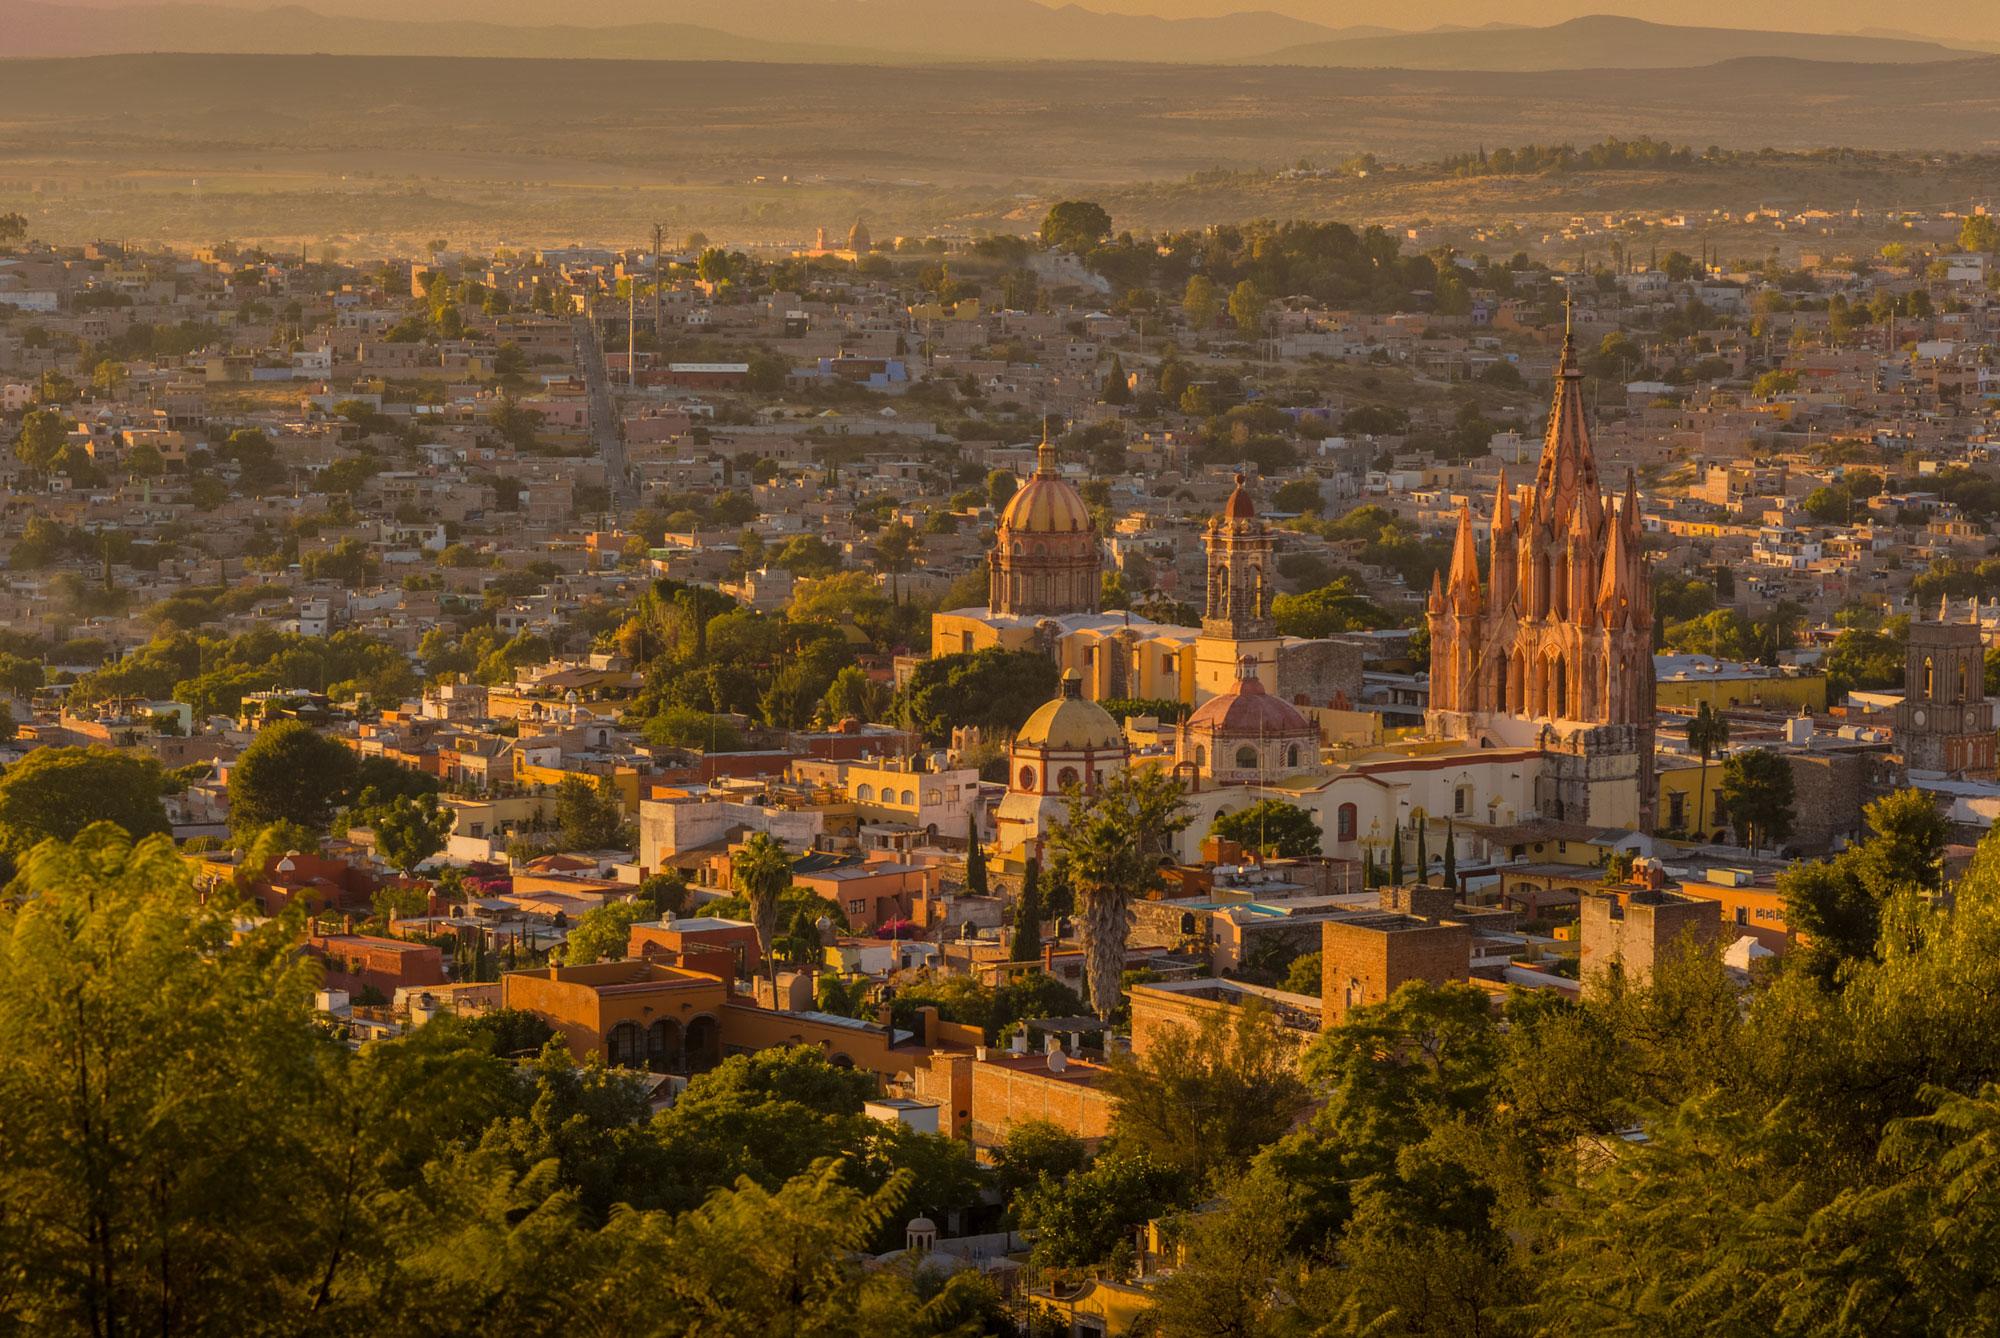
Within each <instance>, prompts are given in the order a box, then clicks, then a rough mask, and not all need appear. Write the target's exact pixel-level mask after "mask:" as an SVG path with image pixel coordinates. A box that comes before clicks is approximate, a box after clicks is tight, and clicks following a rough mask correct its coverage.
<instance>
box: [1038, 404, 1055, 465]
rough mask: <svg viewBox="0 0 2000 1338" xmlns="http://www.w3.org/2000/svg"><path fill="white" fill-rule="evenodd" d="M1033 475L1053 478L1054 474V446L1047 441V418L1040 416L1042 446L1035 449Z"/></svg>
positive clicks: (1045, 415)
mask: <svg viewBox="0 0 2000 1338" xmlns="http://www.w3.org/2000/svg"><path fill="white" fill-rule="evenodd" d="M1035 473H1036V474H1038V475H1042V476H1044V477H1049V478H1053V477H1054V476H1055V473H1056V446H1055V443H1054V442H1052V441H1050V440H1049V416H1048V415H1047V414H1046V413H1044V414H1043V415H1042V444H1041V445H1040V446H1038V447H1036V448H1035Z"/></svg>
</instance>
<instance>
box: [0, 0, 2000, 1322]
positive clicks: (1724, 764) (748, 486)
mask: <svg viewBox="0 0 2000 1338" xmlns="http://www.w3.org/2000/svg"><path fill="white" fill-rule="evenodd" d="M1267 17H1269V16H1267ZM578 31H582V30H578ZM1766 36H1768V35H1766ZM1354 40H1360V39H1358V38H1357V39H1354ZM1369 40H1380V41H1382V42H1385V43H1387V42H1390V39H1388V38H1381V39H1372V38H1371V39H1369ZM1828 40H1829V41H1831V40H1833V39H1831V38H1829V39H1828ZM1842 40H1845V39H1842ZM1856 40H1859V39H1856ZM1392 45H1393V44H1392ZM1384 49H1385V50H1387V49H1389V48H1388V47H1385V48H1384ZM1396 49H1398V50H1401V49H1404V48H1396ZM1834 58H1835V57H1831V56H1829V57H1827V59H1834ZM1912 58H1913V59H1914V57H1912ZM1926 58H1928V57H1926ZM4 68H5V66H4V65H0V70H4ZM1765 152H1766V153H1767V154H1768V153H1770V152H1771V151H1769V150H1766V151H1765ZM1755 161H1756V158H1755V156H1754V155H1753V154H1751V153H1749V152H1748V151H1747V150H1739V149H1732V148H1728V147H1707V146H1701V145H1687V144H1682V143H1679V142H1677V140H1676V139H1675V138H1673V137H1670V136H1664V135H1663V136H1662V137H1660V138H1657V139H1656V138H1654V137H1652V136H1639V137H1632V136H1626V137H1622V138H1621V137H1619V136H1617V135H1609V136H1591V135H1589V134H1582V133H1580V134H1579V135H1577V136H1576V137H1574V139H1573V141H1571V142H1562V143H1516V144H1512V145H1507V146H1503V145H1502V144H1501V143H1500V142H1499V141H1498V140H1495V141H1494V142H1493V143H1490V144H1486V145H1480V146H1469V147H1466V148H1464V149H1462V150H1461V151H1458V152H1456V153H1452V154H1447V155H1439V156H1437V157H1436V158H1435V159H1433V160H1431V161H1430V162H1429V163H1428V165H1427V166H1425V167H1424V169H1423V170H1425V171H1428V172H1433V173H1435V174H1436V175H1438V176H1440V177H1443V178H1449V179H1451V180H1456V181H1460V182H1463V183H1467V185H1466V189H1467V190H1468V191H1471V190H1475V189H1476V187H1477V183H1481V182H1486V181H1489V180H1491V179H1494V178H1506V179H1516V178H1533V179H1535V180H1537V181H1544V182H1554V183H1557V185H1555V186H1552V187H1551V189H1553V190H1558V191H1561V192H1568V194H1566V195H1565V196H1564V197H1563V202H1562V203H1560V204H1559V205H1558V206H1557V207H1555V208H1553V209H1549V208H1542V209H1538V210H1536V211H1533V213H1532V216H1531V215H1530V213H1529V212H1528V211H1520V212H1515V213H1510V212H1508V211H1507V210H1505V209H1502V210H1497V211H1492V212H1488V213H1484V214H1482V212H1481V210H1482V208H1483V206H1480V205H1477V204H1476V203H1469V204H1468V205H1467V206H1466V207H1465V209H1464V210H1462V211H1460V212H1458V213H1456V214H1453V215H1451V216H1449V217H1447V216H1445V215H1442V214H1435V213H1431V212H1416V211H1412V212H1410V213H1408V214H1406V215H1405V216H1403V217H1401V218H1396V217H1393V216H1391V215H1388V214H1384V213H1381V212H1371V214H1370V215H1369V216H1368V217H1365V218H1363V217H1358V216H1357V217H1353V218H1351V219H1349V220H1346V221H1343V219H1342V218H1341V217H1340V216H1338V215H1328V214H1324V213H1311V212H1301V213H1300V214H1298V215H1297V216H1284V217H1277V218H1269V217H1254V216H1243V217H1235V218H1231V217H1224V216H1218V217H1216V218H1215V219H1214V220H1213V221H1211V222H1208V223H1206V224H1202V225H1199V226H1173V227H1159V226H1153V225H1150V224H1148V223H1146V222H1143V221H1141V218H1143V217H1144V215H1141V216H1139V217H1134V216H1128V215H1127V214H1126V213H1124V212H1123V210H1124V209H1125V206H1124V205H1122V204H1120V203H1118V201H1119V200H1120V199H1123V198H1124V197H1122V196H1117V195H1116V194H1115V192H1113V191H1109V190H1107V191H1104V192H1092V191H1088V190H1077V191H1049V192H1043V193H1039V194H1037V195H1035V196H1034V197H1032V206H1031V207H1029V206H1027V205H1024V206H1022V209H1021V212H1022V213H1023V214H1024V217H1022V218H1021V219H1019V220H1017V223H1016V225H1015V226H1011V227H991V226H987V225H985V224H984V223H982V224H981V225H979V226H967V227H939V228H924V229H921V230H912V231H909V232H904V231H902V230H901V229H900V228H899V227H898V226H897V223H896V219H897V217H898V216H897V215H894V214H891V213H889V212H888V211H883V212H881V213H877V212H875V211H867V212H864V213H863V214H862V216H861V217H859V218H858V219H857V218H854V217H851V216H843V217H838V218H834V217H829V218H827V219H825V221H824V225H823V226H815V227H814V228H811V229H808V230H806V231H804V232H801V233H800V234H799V235H796V236H785V235H782V234H783V233H784V231H785V227H786V225H785V224H784V223H782V222H781V221H779V222H773V221H769V220H767V221H766V223H765V224H764V225H763V226H760V227H757V228H740V227H735V226H733V225H731V224H730V223H729V222H728V221H727V220H726V219H723V220H719V221H718V222H717V223H716V224H715V225H714V226H713V227H712V228H710V229H709V230H707V231H703V230H698V229H696V228H676V227H670V226H668V225H665V224H661V223H656V222H655V221H653V220H652V219H642V218H636V217H635V218H634V219H633V220H632V222H631V225H630V229H629V230H630V232H631V233H632V234H633V235H631V236H630V237H628V238H625V239H623V240H620V239H617V238H601V237H600V238H598V239H597V240H595V241H579V240H566V241H563V242H560V243H558V242H557V241H555V240H554V239H553V238H543V239H540V240H534V241H528V240H516V241H511V242H502V241H499V240H497V239H496V238H495V237H494V236H493V235H488V234H480V235H476V236H475V235H467V236H454V235H439V236H431V237H422V238H420V239H416V240H412V239H408V238H405V239H401V240H398V239H397V238H395V237H392V236H389V235H387V234H386V233H382V234H379V235H378V234H377V233H374V232H371V231H369V230H366V229H350V230H347V231H346V232H344V233H343V236H342V240H341V241H340V243H339V244H337V245H336V244H333V243H331V242H319V243H314V242H312V241H310V240H301V239H296V238H286V239H282V240H281V239H279V238H278V237H276V236H275V235H274V236H273V237H268V238H261V239H257V240H225V239H220V238H218V239H214V240H211V241H208V242H206V243H196V242H192V241H188V240H185V239H162V240H158V241H138V240H132V239H131V238H130V235H129V234H122V230H121V229H120V228H119V227H118V226H117V224H116V220H115V219H107V220H105V225H104V227H103V228H102V229H100V230H93V231H88V232H79V231H78V230H77V229H76V227H75V226H73V219H72V216H71V215H68V214H65V213H63V212H62V211H63V210H64V209H65V208H66V207H67V206H65V204H64V203H63V200H62V198H61V197H60V192H59V191H55V190H52V189H50V188H46V187H45V186H42V185H36V184H33V183H24V182H13V181H9V180H6V179H5V173H4V171H0V442H5V443H7V444H9V445H10V446H11V449H10V450H7V451H6V452H5V454H4V457H0V554H4V557H3V558H0V563H4V579H0V609H4V614H5V617H4V623H0V736H4V737H0V876H4V878H5V879H6V880H7V882H6V890H5V896H4V898H0V1202H4V1203H5V1204H6V1205H7V1208H6V1211H5V1212H4V1213H0V1260H4V1265H5V1267H4V1269H0V1314H4V1315H5V1322H6V1324H7V1325H8V1326H10V1327H12V1328H16V1329H19V1330H20V1331H22V1332H38V1333H71V1332H76V1333H90V1334H93V1335H107V1336H108V1335H113V1334H127V1333H158V1334H166V1333H169V1332H194V1333H229V1334H241V1333H264V1332H271V1333H278V1332H283V1333H288V1334H297V1333H311V1334H320V1333H326V1334H348V1333H370V1334H383V1333H427V1334H429V1333H461V1332H464V1333H472V1332H478V1333H505V1334H513V1333H547V1332H561V1333H603V1334H673V1335H689V1336H690V1338H692V1336H693V1335H732V1334H748V1333H778V1334H798V1335H805V1334H815V1335H848V1334H852V1335H912V1336H913V1338H914V1336H917V1335H965V1336H968V1338H969V1336H971V1335H987V1334H991V1335H1016V1334H1018V1335H1028V1336H1030V1338H1056V1336H1057V1335H1065V1336H1068V1338H1084V1336H1086V1335H1090V1336H1094V1338H1123V1336H1124V1335H1132V1336H1134V1338H1141V1336H1143V1335H1159V1336H1164V1338H1199V1336H1202V1335H1266V1334H1269V1335H1323V1334H1324V1335H1331V1334H1360V1333H1368V1334H1397V1335H1419V1334H1423V1335H1441V1334H1452V1335H1459V1334H1465V1335H1515V1334H1599V1333H1611V1332H1618V1333H1630V1332H1639V1331H1652V1332H1658V1333H1666V1334H1682V1333H1690V1334H1691V1333H1718V1332H1722V1333H1782V1334H1822V1333H1840V1334H1869V1335H1878V1334H1900V1333H1910V1334H1967V1335H1970V1334H1979V1333H1988V1332H1992V1331H1993V1330H1994V1328H1995V1327H1996V1326H2000V1312H1996V1308H1995V1307H1996V1301H1995V1298H1996V1297H2000V1160H1996V1157H1995V1151H1994V1149H1995V1146H1996V1144H1995V1139H1996V1131H2000V1042H1996V1040H1995V1039H1994V1038H1995V1037H1996V1036H2000V1003H1996V1000H2000V864H1997V863H1996V859H2000V855H1996V853H1995V851H1989V850H1986V849H1985V846H1986V845H1987V844H1988V843H1989V841H1988V838H1989V834H1990V832H1991V830H1992V827H1993V825H1994V821H1995V818H1996V816H2000V756H1996V744H2000V732H1996V730H2000V724H1997V723H1996V720H1995V717H1994V707H1993V704H1992V697H1993V696H2000V543H1996V540H1995V538H1994V527H1995V525H1996V524H2000V407H1996V406H2000V365H1996V359H1995V348H1996V345H2000V193H1995V194H1979V195H1975V196H1968V197H1966V198H1963V199H1958V200H1954V201H1951V202H1949V203H1938V202H1931V203H1928V204H1921V205H1919V204H1917V203H1914V202H1910V203H1905V204H1903V205H1899V206H1896V207H1886V206H1877V205H1874V204H1862V203H1853V204H1851V205H1848V206H1844V207H1843V206H1840V205H1836V204H1834V203H1832V197H1831V195H1828V196H1826V197H1825V198H1822V199H1820V200H1817V201H1815V200H1806V199H1798V200H1791V201H1781V202H1778V203H1773V202H1772V201H1771V199H1769V198H1768V197H1767V198H1762V199H1744V200H1742V201H1740V202H1738V203H1736V204H1735V205H1733V206H1731V207H1711V206H1708V205H1703V206H1702V207H1699V208H1697V207H1687V208H1680V207H1661V206H1658V205H1657V204H1654V203H1646V204H1631V205H1626V204H1619V203H1611V204H1605V203H1603V201H1605V200H1616V199H1617V198H1618V195H1617V192H1618V191H1619V190H1620V189H1621V188H1622V187H1621V186H1620V185H1619V182H1620V180H1621V179H1625V180H1637V179H1639V178H1640V177H1642V176H1644V177H1646V179H1647V180H1652V179H1653V178H1652V177H1651V176H1650V175H1648V174H1656V173H1667V174H1672V173H1701V172H1722V171H1725V170H1728V171H1738V170H1744V169H1746V168H1747V167H1751V166H1754V163H1755ZM1979 170H1986V169H1985V168H1984V167H1981V168H1979ZM1416 171H1417V168H1416V167H1413V166H1408V165H1399V164H1397V163H1390V162H1385V161H1383V160H1382V159H1380V158H1377V157H1375V156H1373V155H1372V154H1369V153H1367V152H1365V151H1361V150H1357V151H1356V152H1354V153H1352V154H1348V155H1343V156H1341V157H1340V158H1338V159H1337V160H1335V163H1334V165H1325V164H1322V165H1314V164H1313V163H1310V162H1303V161H1302V162H1301V163H1300V164H1299V165H1298V166H1297V167H1294V168H1287V169H1277V170H1275V171H1269V170H1266V171H1263V173H1262V176H1261V177H1259V178H1257V179H1258V180H1260V181H1264V182H1272V181H1275V182H1278V183H1281V184H1284V185H1285V186H1286V188H1288V189H1289V188H1292V187H1300V188H1304V186H1310V185H1311V184H1312V183H1314V182H1316V181H1320V180H1332V179H1336V178H1337V179H1340V180H1344V181H1358V180H1361V179H1365V178H1369V177H1371V175H1372V176H1377V177H1380V176H1388V177H1391V178H1393V177H1395V176H1396V174H1397V173H1399V172H1402V173H1408V174H1412V175H1413V174H1415V173H1416ZM1245 180H1249V178H1245ZM1302 183H1303V184H1302ZM1577 183H1588V184H1577ZM1607 183H1609V184H1607ZM1225 184H1226V183H1225ZM1210 185H1211V186H1213V185H1214V183H1210ZM1258 189H1262V187H1261V186H1260V187H1258ZM1028 198H1030V197H1028V196H1025V195H1024V196H1023V199H1028ZM1106 201H1110V202H1111V204H1110V205H1107V203H1106ZM98 231H101V232H102V234H103V235H98Z"/></svg>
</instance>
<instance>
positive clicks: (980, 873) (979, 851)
mask: <svg viewBox="0 0 2000 1338" xmlns="http://www.w3.org/2000/svg"><path fill="white" fill-rule="evenodd" d="M965 890H966V891H967V892H969V893H971V894H972V895H973V896H975V897H983V896H986V895H987V890H986V848H985V847H984V846H982V845H980V844H979V820H978V819H977V818H976V817H968V818H966V820H965Z"/></svg>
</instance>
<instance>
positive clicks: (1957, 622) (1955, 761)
mask: <svg viewBox="0 0 2000 1338" xmlns="http://www.w3.org/2000/svg"><path fill="white" fill-rule="evenodd" d="M1896 734H1897V736H1898V738H1900V739H1901V740H1902V745H1903V761H1904V763H1905V764H1906V765H1908V766H1909V767H1910V769H1911V770H1913V771H1937V772H1943V773H1944V774H1945V775H1948V776H1990V775H1992V774H1993V769H1994V746H1995V745H1994V734H1993V705H1992V703H1991V702H1989V701H1987V700H1986V645H1985V638H1984V636H1983V635H1982V634H1981V630H1980V626H1979V605H1978V604H1977V603H1976V602H1975V603H1973V604H1971V605H1970V606H1969V607H1968V609H1967V611H1966V615H1965V616H1964V617H1962V618H1958V619H1954V618H1953V617H1952V613H1951V604H1950V601H1948V600H1947V601H1944V602H1943V603H1941V604H1940V606H1939V608H1938V616H1937V621H1936V622H1922V621H1918V622H1912V623H1911V624H1910V643H1909V650H1908V651H1907V652H1906V658H1905V659H1904V661H1903V704H1902V705H1901V706H1900V707H1898V708H1897V711H1896Z"/></svg>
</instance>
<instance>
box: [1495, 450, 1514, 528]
mask: <svg viewBox="0 0 2000 1338" xmlns="http://www.w3.org/2000/svg"><path fill="white" fill-rule="evenodd" d="M1493 532H1494V533H1495V534H1512V533H1513V532H1514V499H1513V497H1511V496H1510V495H1509V494H1508V491H1507V466H1505V465H1502V466H1500V486H1499V487H1498V488H1496V489H1495V490H1494V494H1493Z"/></svg>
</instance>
